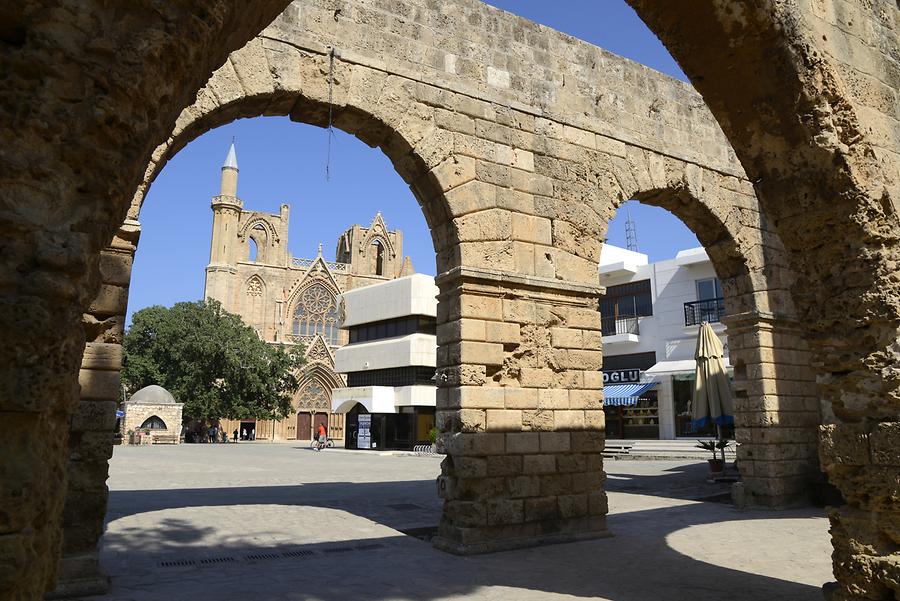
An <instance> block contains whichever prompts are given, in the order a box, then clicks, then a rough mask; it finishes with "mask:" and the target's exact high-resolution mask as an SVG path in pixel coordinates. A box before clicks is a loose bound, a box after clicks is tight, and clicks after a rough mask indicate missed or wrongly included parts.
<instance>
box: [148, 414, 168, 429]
mask: <svg viewBox="0 0 900 601" xmlns="http://www.w3.org/2000/svg"><path fill="white" fill-rule="evenodd" d="M144 429H150V430H168V429H169V427H168V426H166V422H165V421H163V419H162V418H161V417H159V416H158V415H151V416H150V417H148V418H147V419H145V420H144V422H143V423H142V424H141V430H144Z"/></svg>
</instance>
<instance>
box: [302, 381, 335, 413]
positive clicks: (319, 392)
mask: <svg viewBox="0 0 900 601" xmlns="http://www.w3.org/2000/svg"><path fill="white" fill-rule="evenodd" d="M300 405H301V406H302V407H306V408H312V409H327V408H330V407H331V393H330V391H329V390H327V389H326V388H325V387H324V386H322V384H321V383H319V382H317V381H315V380H313V381H312V382H310V383H309V384H307V385H306V386H304V387H303V390H301V391H300Z"/></svg>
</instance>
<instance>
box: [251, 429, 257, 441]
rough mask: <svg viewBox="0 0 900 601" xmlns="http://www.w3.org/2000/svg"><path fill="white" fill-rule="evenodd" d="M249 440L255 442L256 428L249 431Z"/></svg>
mask: <svg viewBox="0 0 900 601" xmlns="http://www.w3.org/2000/svg"><path fill="white" fill-rule="evenodd" d="M250 440H256V428H251V429H250Z"/></svg>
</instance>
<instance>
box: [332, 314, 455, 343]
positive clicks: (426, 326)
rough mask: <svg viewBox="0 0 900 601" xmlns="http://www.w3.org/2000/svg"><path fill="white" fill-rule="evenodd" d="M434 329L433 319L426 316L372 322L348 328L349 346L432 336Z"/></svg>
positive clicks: (435, 327)
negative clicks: (401, 338) (423, 335)
mask: <svg viewBox="0 0 900 601" xmlns="http://www.w3.org/2000/svg"><path fill="white" fill-rule="evenodd" d="M436 329H437V326H436V325H435V319H434V317H429V316H427V315H412V316H410V317H399V318H397V319H387V320H384V321H373V322H371V323H364V324H362V325H358V326H352V327H350V328H348V330H349V331H350V344H354V343H357V342H369V341H372V340H382V339H384V338H396V337H398V336H408V335H409V334H431V335H432V336H434V334H435V332H436Z"/></svg>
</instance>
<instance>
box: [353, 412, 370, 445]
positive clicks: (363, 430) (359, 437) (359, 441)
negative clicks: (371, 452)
mask: <svg viewBox="0 0 900 601" xmlns="http://www.w3.org/2000/svg"><path fill="white" fill-rule="evenodd" d="M356 417H357V422H356V423H357V431H356V446H357V448H360V449H370V448H372V415H371V414H369V413H360V414H359V415H358V416H356Z"/></svg>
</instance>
